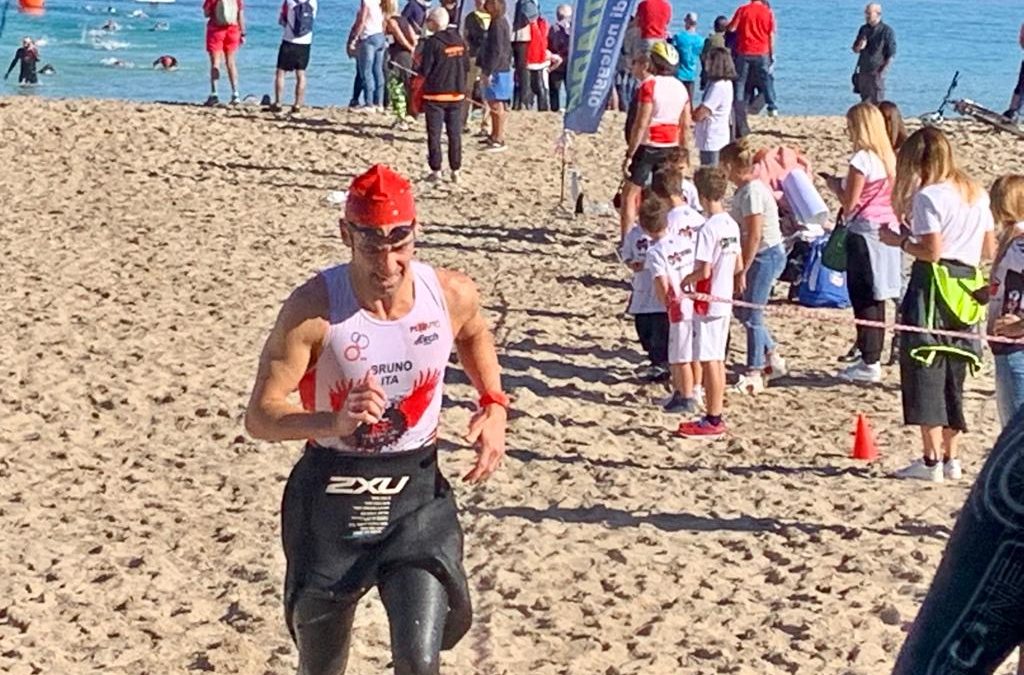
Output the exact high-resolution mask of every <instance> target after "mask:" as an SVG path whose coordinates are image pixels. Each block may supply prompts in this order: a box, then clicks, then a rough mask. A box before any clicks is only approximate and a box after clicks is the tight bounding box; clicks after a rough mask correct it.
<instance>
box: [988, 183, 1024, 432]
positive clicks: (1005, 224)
mask: <svg viewBox="0 0 1024 675" xmlns="http://www.w3.org/2000/svg"><path fill="white" fill-rule="evenodd" d="M989 194H990V197H991V199H992V217H993V218H994V219H995V222H996V226H997V227H998V228H999V253H998V254H997V255H996V261H995V263H994V264H993V265H992V278H991V280H990V283H989V294H990V299H989V302H990V304H989V315H988V334H989V335H1000V336H1003V337H1011V338H1024V175H1015V176H1003V177H1002V178H1000V179H999V180H997V181H996V182H995V183H994V184H993V185H992V190H991V191H990V193H989ZM989 347H990V348H991V349H992V354H993V355H994V356H995V362H996V404H997V405H998V407H999V421H1000V422H1001V423H1002V424H1003V426H1006V425H1007V424H1008V423H1009V422H1010V418H1011V417H1013V414H1014V413H1015V412H1017V411H1018V410H1020V408H1021V407H1022V406H1024V344H1021V345H1011V344H1006V343H1002V342H991V343H989Z"/></svg>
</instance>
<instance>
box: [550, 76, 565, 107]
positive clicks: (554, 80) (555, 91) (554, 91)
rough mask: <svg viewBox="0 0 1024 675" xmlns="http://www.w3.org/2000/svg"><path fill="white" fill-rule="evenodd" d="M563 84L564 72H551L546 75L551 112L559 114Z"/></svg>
mask: <svg viewBox="0 0 1024 675" xmlns="http://www.w3.org/2000/svg"><path fill="white" fill-rule="evenodd" d="M564 83H565V71H564V70H552V71H551V72H550V73H548V89H549V94H550V97H549V98H550V99H551V106H550V107H551V110H552V111H554V112H559V111H560V110H561V109H562V85H563V84H564Z"/></svg>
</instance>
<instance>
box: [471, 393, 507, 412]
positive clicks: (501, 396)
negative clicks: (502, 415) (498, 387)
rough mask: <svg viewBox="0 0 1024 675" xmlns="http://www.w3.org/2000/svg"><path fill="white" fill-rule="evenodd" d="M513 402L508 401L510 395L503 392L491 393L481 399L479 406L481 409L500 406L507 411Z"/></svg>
mask: <svg viewBox="0 0 1024 675" xmlns="http://www.w3.org/2000/svg"><path fill="white" fill-rule="evenodd" d="M510 403H511V401H509V399H508V395H507V394H505V392H503V391H497V392H493V391H489V392H487V393H486V394H484V395H482V396H481V397H480V400H479V402H478V403H477V405H479V406H480V407H481V408H486V407H487V406H489V405H500V406H501V407H502V408H504V409H505V410H508V408H509V404H510Z"/></svg>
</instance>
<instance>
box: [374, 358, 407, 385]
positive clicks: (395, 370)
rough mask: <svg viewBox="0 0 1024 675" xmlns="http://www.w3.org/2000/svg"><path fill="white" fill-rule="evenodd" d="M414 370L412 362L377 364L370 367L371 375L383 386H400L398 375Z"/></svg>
mask: <svg viewBox="0 0 1024 675" xmlns="http://www.w3.org/2000/svg"><path fill="white" fill-rule="evenodd" d="M411 370H412V361H395V362H392V363H375V364H373V365H372V366H370V373H371V374H373V375H375V376H376V377H377V379H379V380H380V383H381V385H383V386H385V387H386V386H387V385H389V384H398V374H399V373H407V372H409V371H411Z"/></svg>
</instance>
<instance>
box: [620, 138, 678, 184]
mask: <svg viewBox="0 0 1024 675" xmlns="http://www.w3.org/2000/svg"><path fill="white" fill-rule="evenodd" d="M673 150H675V148H653V147H651V146H649V145H641V146H640V147H639V148H637V151H636V154H635V155H633V160H632V161H631V162H630V163H629V182H630V183H632V184H633V185H636V186H637V187H645V186H646V185H647V184H648V183H649V182H650V180H651V176H652V175H653V174H654V172H655V171H657V170H658V169H659V168H660V167H661V166H662V165H663V164H664V163H665V159H666V158H667V157H668V155H669V153H670V152H672V151H673Z"/></svg>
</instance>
